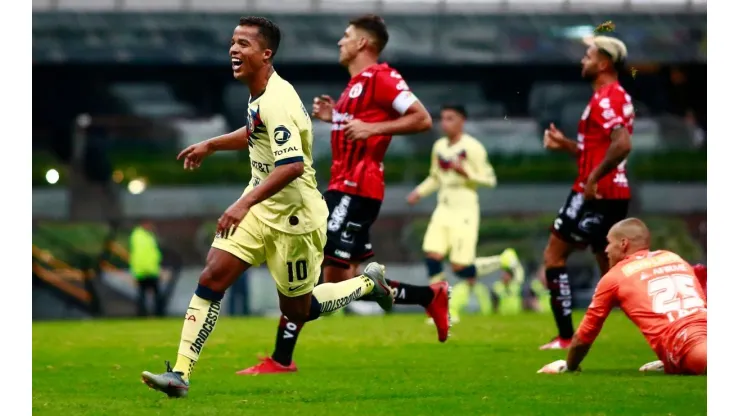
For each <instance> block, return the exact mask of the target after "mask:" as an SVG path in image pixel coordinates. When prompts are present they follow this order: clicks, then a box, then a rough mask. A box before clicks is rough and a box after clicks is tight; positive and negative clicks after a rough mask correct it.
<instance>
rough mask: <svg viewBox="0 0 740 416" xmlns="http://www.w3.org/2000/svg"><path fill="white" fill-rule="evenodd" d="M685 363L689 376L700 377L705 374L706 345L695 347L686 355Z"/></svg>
mask: <svg viewBox="0 0 740 416" xmlns="http://www.w3.org/2000/svg"><path fill="white" fill-rule="evenodd" d="M685 360H686V362H687V363H688V367H689V368H688V371H689V373H690V374H696V375H702V374H706V373H707V343H706V342H703V343H700V344H698V345H696V346H695V347H694V348H692V349H691V351H690V352H689V353H688V354H687V357H686V359H685Z"/></svg>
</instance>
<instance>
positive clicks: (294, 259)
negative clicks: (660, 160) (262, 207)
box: [211, 212, 326, 297]
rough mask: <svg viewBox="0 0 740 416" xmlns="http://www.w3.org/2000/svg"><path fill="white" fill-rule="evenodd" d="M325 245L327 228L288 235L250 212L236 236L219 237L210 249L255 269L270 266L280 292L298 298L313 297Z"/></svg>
mask: <svg viewBox="0 0 740 416" xmlns="http://www.w3.org/2000/svg"><path fill="white" fill-rule="evenodd" d="M325 244H326V225H324V226H323V227H320V228H318V229H316V230H314V231H312V232H310V233H307V234H288V233H284V232H282V231H278V230H276V229H274V228H271V227H269V226H268V225H267V224H265V223H264V222H262V221H261V220H260V219H259V218H257V217H256V216H255V215H254V214H252V213H251V212H249V213H247V216H246V217H244V219H243V220H242V222H241V223H240V224H239V227H238V228H237V230H236V232H235V233H234V235H232V236H230V237H228V238H218V237H217V238H216V239H214V240H213V244H211V247H215V248H217V249H219V250H223V251H226V252H228V253H231V254H233V255H235V256H236V257H238V258H240V259H242V260H244V261H245V262H247V263H249V264H251V265H252V266H259V265H260V264H262V263H267V269H268V270H270V274H271V275H272V278H273V279H274V280H275V284H276V285H277V289H278V291H279V292H280V293H282V294H283V295H285V296H288V297H296V296H301V295H305V294H306V293H311V291H313V288H314V286H316V284H317V283H318V282H319V275H320V274H321V264H322V262H323V261H324V245H325Z"/></svg>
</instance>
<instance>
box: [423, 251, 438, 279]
mask: <svg viewBox="0 0 740 416" xmlns="http://www.w3.org/2000/svg"><path fill="white" fill-rule="evenodd" d="M425 263H426V266H427V275H429V276H430V277H432V276H436V275H438V274H440V273H442V260H440V259H437V258H434V257H432V256H430V254H427V257H426V259H425Z"/></svg>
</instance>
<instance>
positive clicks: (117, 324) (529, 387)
mask: <svg viewBox="0 0 740 416" xmlns="http://www.w3.org/2000/svg"><path fill="white" fill-rule="evenodd" d="M576 318H577V320H580V318H581V315H580V314H579V315H578V316H577V317H576ZM423 319H424V318H423V317H422V316H421V315H390V316H385V317H344V318H340V317H331V318H322V319H320V320H319V321H317V322H313V323H310V324H308V325H307V326H306V328H305V329H304V332H303V333H302V334H301V336H300V337H301V339H300V342H299V345H298V347H297V351H296V361H297V364H298V366H299V372H298V373H295V374H281V375H266V376H256V377H255V376H236V375H235V374H234V372H235V371H237V370H240V369H242V368H244V367H245V366H248V365H252V364H254V363H255V362H256V360H255V353H257V352H260V351H265V352H267V351H271V349H272V345H273V341H274V336H275V328H276V322H277V319H265V318H245V319H240V318H226V317H224V318H222V319H220V320H219V323H218V326H217V328H216V330H215V331H214V332H213V334H212V335H211V337H210V339H209V340H208V344H207V345H206V347H205V348H204V350H203V354H202V356H201V360H200V362H199V363H198V365H197V366H196V368H195V372H194V374H193V384H192V387H191V391H190V396H189V397H188V398H186V399H181V400H177V399H168V398H167V397H166V396H164V395H163V394H161V393H158V392H154V391H152V390H149V389H148V388H147V387H146V386H145V385H144V384H142V383H141V382H140V373H141V371H142V370H150V371H155V372H160V371H163V370H164V364H163V361H164V360H165V359H168V360H172V362H173V365H174V360H175V358H176V351H177V345H178V340H179V336H180V328H181V323H182V321H181V320H180V319H168V320H141V321H86V322H41V323H40V322H35V323H34V324H33V413H34V414H39V415H55V416H56V415H64V414H69V415H178V416H186V415H195V416H205V415H293V416H295V415H343V416H347V415H373V416H377V415H401V414H403V415H464V414H470V415H547V416H558V415H569V416H571V415H700V414H706V398H707V390H706V385H707V379H706V377H681V376H666V375H663V374H655V373H653V374H642V373H640V372H638V371H637V369H638V368H639V367H640V366H641V365H642V364H644V363H646V362H648V361H652V360H654V359H655V358H654V355H653V353H652V351H651V350H650V349H649V348H648V346H647V344H646V342H645V341H644V340H643V338H642V337H641V335H640V334H639V332H638V331H637V329H636V328H634V327H633V326H632V325H631V323H630V322H629V321H628V320H627V319H626V318H625V317H624V316H623V315H621V314H620V313H618V312H616V311H615V312H614V313H613V315H612V316H611V317H610V318H609V320H608V321H607V323H606V326H605V328H604V330H603V332H602V334H601V337H600V338H599V339H598V340H597V341H596V344H595V345H594V347H593V349H592V350H591V354H590V355H589V356H588V357H587V358H586V361H585V362H584V364H583V367H584V371H583V372H582V373H580V374H561V375H555V376H552V375H550V376H548V375H542V374H536V371H537V370H538V369H539V368H540V367H541V366H543V365H544V364H547V363H549V362H551V361H554V360H556V359H560V358H564V356H565V353H564V352H563V351H538V350H537V347H538V346H539V345H540V344H542V343H544V342H545V341H547V340H548V338H549V337H550V336H551V335H552V334H553V332H554V331H553V330H554V325H553V323H552V317H551V316H549V315H533V314H527V315H520V316H514V317H498V316H496V317H479V316H464V317H463V321H462V322H461V323H460V324H459V325H457V326H456V327H454V328H453V331H452V332H453V336H452V337H451V338H450V340H449V341H448V342H447V343H446V344H439V343H438V342H437V341H436V336H435V332H434V328H433V327H431V326H427V325H426V324H424V323H423Z"/></svg>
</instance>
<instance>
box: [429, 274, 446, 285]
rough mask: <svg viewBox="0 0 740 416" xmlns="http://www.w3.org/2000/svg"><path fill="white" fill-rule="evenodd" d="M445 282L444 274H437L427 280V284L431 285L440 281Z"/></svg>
mask: <svg viewBox="0 0 740 416" xmlns="http://www.w3.org/2000/svg"><path fill="white" fill-rule="evenodd" d="M443 280H445V272H439V273H437V274H435V275H434V276H432V277H430V278H429V284H430V285H433V284H435V283H439V282H441V281H443Z"/></svg>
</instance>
